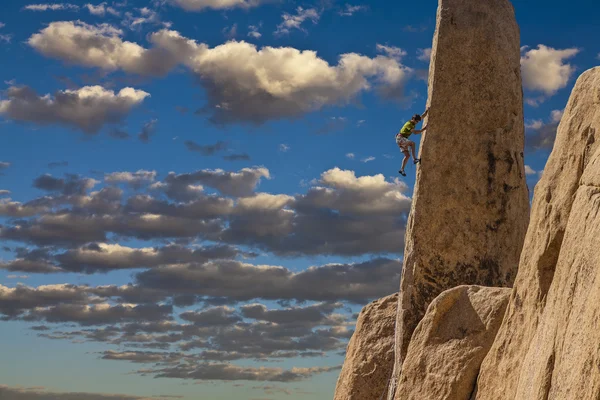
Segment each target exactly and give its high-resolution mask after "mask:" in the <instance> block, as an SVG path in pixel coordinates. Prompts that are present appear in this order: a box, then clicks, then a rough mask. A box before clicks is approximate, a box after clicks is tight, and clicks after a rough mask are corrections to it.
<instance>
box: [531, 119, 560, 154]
mask: <svg viewBox="0 0 600 400" xmlns="http://www.w3.org/2000/svg"><path fill="white" fill-rule="evenodd" d="M562 115H563V110H553V111H552V112H551V113H550V118H549V119H548V121H547V122H544V121H542V120H533V121H528V122H526V123H525V128H526V129H527V131H526V135H525V147H526V148H527V149H528V150H529V151H535V150H540V149H545V150H548V149H552V147H553V146H554V139H556V131H557V129H558V124H559V123H560V120H561V118H562Z"/></svg>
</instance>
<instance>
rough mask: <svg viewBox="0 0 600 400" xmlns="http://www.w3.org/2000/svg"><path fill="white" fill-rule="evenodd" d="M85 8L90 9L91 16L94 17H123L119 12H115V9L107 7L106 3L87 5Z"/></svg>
mask: <svg viewBox="0 0 600 400" xmlns="http://www.w3.org/2000/svg"><path fill="white" fill-rule="evenodd" d="M84 7H85V8H87V9H88V11H89V12H90V14H92V15H97V16H99V17H103V16H105V15H106V14H107V13H108V14H111V15H113V16H115V17H118V16H120V15H121V13H120V12H119V11H117V10H115V9H114V8H113V7H110V6H107V5H106V2H103V3H100V4H97V5H94V4H89V3H88V4H86V5H85V6H84Z"/></svg>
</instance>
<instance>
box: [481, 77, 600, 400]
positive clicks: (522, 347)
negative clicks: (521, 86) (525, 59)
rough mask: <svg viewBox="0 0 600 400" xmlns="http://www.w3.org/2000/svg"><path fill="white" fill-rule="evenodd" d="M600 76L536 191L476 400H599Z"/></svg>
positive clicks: (561, 134)
mask: <svg viewBox="0 0 600 400" xmlns="http://www.w3.org/2000/svg"><path fill="white" fill-rule="evenodd" d="M599 343H600V68H594V69H592V70H589V71H586V72H585V73H584V74H582V75H581V76H580V77H579V79H578V80H577V83H576V84H575V87H574V88H573V91H572V93H571V97H570V99H569V102H568V104H567V107H566V109H565V112H564V115H563V117H562V120H561V122H560V125H559V127H558V133H557V137H556V141H555V144H554V149H553V151H552V154H551V155H550V158H549V159H548V162H547V164H546V168H545V169H544V174H543V176H542V179H541V180H540V182H539V183H538V184H537V186H536V188H535V195H534V199H533V207H532V216H531V224H530V226H529V230H528V232H527V237H526V240H525V245H524V247H523V254H522V256H521V261H520V265H519V273H518V275H517V278H516V280H515V285H514V289H513V291H512V294H511V298H510V302H509V306H508V308H507V311H506V317H505V319H504V322H503V324H502V326H501V328H500V331H499V332H498V336H497V337H496V340H495V342H494V344H493V346H492V349H491V350H490V352H489V353H488V356H487V357H486V359H485V360H484V362H483V364H482V369H481V373H480V377H479V391H478V393H477V399H481V400H504V399H506V400H517V399H519V400H520V399H527V400H529V399H533V400H538V399H542V400H546V399H556V400H558V399H598V398H600V370H599V369H598V365H599V364H600V346H599Z"/></svg>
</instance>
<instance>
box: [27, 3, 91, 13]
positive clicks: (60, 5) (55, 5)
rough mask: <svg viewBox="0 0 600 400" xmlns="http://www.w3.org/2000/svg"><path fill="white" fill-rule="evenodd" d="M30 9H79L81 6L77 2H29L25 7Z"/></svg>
mask: <svg viewBox="0 0 600 400" xmlns="http://www.w3.org/2000/svg"><path fill="white" fill-rule="evenodd" d="M23 9H25V10H29V11H60V10H72V11H78V10H79V6H78V5H76V4H69V3H53V4H29V5H27V6H25V7H23Z"/></svg>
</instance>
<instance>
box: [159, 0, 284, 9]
mask: <svg viewBox="0 0 600 400" xmlns="http://www.w3.org/2000/svg"><path fill="white" fill-rule="evenodd" d="M270 1H272V0H170V3H171V4H173V5H175V6H178V7H181V8H183V9H184V10H186V11H204V10H206V9H213V10H226V9H232V8H243V9H249V8H253V7H258V6H260V5H261V4H265V3H268V2H270Z"/></svg>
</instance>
